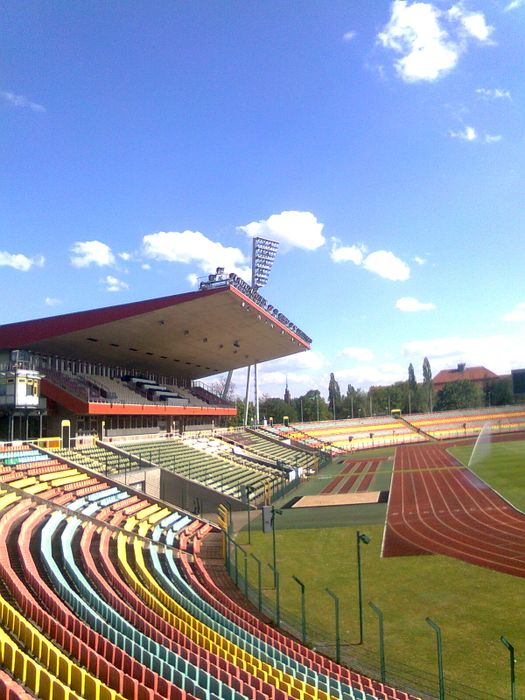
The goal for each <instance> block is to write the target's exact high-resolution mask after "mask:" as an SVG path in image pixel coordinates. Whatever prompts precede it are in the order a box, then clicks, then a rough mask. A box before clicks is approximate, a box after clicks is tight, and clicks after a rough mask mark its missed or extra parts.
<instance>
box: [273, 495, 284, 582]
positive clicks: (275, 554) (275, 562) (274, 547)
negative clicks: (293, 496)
mask: <svg viewBox="0 0 525 700" xmlns="http://www.w3.org/2000/svg"><path fill="white" fill-rule="evenodd" d="M282 514H283V512H282V510H279V509H278V508H276V507H275V506H272V546H273V567H272V568H273V572H274V573H273V586H274V588H276V587H277V583H276V576H277V573H276V572H277V553H276V542H275V516H276V515H282Z"/></svg>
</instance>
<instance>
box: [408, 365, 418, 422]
mask: <svg viewBox="0 0 525 700" xmlns="http://www.w3.org/2000/svg"><path fill="white" fill-rule="evenodd" d="M407 389H408V392H407V393H408V412H409V413H412V408H413V407H414V408H415V399H416V397H417V381H416V373H415V372H414V365H413V364H412V363H410V364H409V365H408V387H407Z"/></svg>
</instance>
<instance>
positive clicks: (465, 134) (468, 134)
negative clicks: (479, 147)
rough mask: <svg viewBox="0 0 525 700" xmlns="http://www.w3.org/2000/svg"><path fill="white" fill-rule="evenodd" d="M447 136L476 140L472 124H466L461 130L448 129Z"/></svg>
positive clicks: (476, 134)
mask: <svg viewBox="0 0 525 700" xmlns="http://www.w3.org/2000/svg"><path fill="white" fill-rule="evenodd" d="M449 136H450V138H452V139H460V140H461V141H469V142H472V141H476V140H477V138H478V132H477V131H476V129H474V127H473V126H466V127H465V128H464V129H463V131H450V132H449Z"/></svg>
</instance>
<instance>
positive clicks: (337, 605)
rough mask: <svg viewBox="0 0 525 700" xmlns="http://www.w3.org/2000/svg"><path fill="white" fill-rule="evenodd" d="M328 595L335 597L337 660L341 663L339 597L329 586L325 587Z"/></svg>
mask: <svg viewBox="0 0 525 700" xmlns="http://www.w3.org/2000/svg"><path fill="white" fill-rule="evenodd" d="M325 591H326V592H327V593H328V595H329V596H330V597H331V598H333V601H334V606H335V660H336V661H337V663H338V664H340V663H341V635H340V631H339V597H338V596H337V595H336V594H335V593H334V592H333V591H331V590H330V589H329V588H325Z"/></svg>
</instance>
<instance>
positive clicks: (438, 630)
mask: <svg viewBox="0 0 525 700" xmlns="http://www.w3.org/2000/svg"><path fill="white" fill-rule="evenodd" d="M425 622H426V623H427V624H429V625H430V626H431V627H432V629H433V630H434V632H435V633H436V644H437V661H438V677H439V700H445V674H444V672H443V642H442V639H441V628H440V626H439V625H437V624H436V623H435V622H434V620H431V619H430V617H426V618H425Z"/></svg>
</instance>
